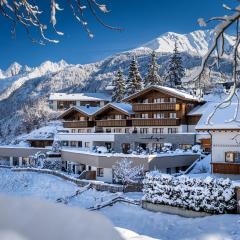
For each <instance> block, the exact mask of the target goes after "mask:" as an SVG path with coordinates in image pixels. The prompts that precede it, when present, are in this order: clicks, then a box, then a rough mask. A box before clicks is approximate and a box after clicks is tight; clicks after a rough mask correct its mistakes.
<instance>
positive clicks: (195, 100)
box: [122, 86, 204, 102]
mask: <svg viewBox="0 0 240 240" xmlns="http://www.w3.org/2000/svg"><path fill="white" fill-rule="evenodd" d="M152 90H156V91H158V92H161V93H166V94H168V95H170V96H173V97H176V98H180V99H182V100H187V101H193V102H204V101H200V100H199V99H197V98H196V99H195V98H187V97H183V96H182V95H181V94H177V92H176V93H175V92H172V91H170V90H168V89H166V88H164V87H161V86H150V87H148V88H145V89H143V90H142V91H139V92H137V93H134V94H132V95H130V96H128V97H126V98H124V99H123V100H122V101H123V102H128V101H131V100H133V99H135V98H137V97H139V96H141V95H142V94H145V93H147V92H150V91H152Z"/></svg>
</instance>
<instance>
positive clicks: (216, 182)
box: [143, 172, 236, 213]
mask: <svg viewBox="0 0 240 240" xmlns="http://www.w3.org/2000/svg"><path fill="white" fill-rule="evenodd" d="M143 184H144V188H143V192H144V197H143V200H145V201H148V202H152V203H159V204H164V205H170V206H176V207H183V208H186V209H191V210H195V211H204V212H208V213H225V212H229V211H233V210H235V209H236V198H235V189H234V186H233V183H232V181H231V180H230V179H223V178H219V179H215V178H212V177H207V178H204V179H201V178H191V177H188V176H185V175H182V176H179V177H174V176H171V175H167V174H160V173H158V172H150V173H148V174H147V175H146V177H145V179H144V181H143Z"/></svg>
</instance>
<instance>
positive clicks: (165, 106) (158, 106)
mask: <svg viewBox="0 0 240 240" xmlns="http://www.w3.org/2000/svg"><path fill="white" fill-rule="evenodd" d="M158 110H162V111H164V110H165V111H167V110H173V111H178V110H180V105H179V104H176V103H134V104H133V111H134V112H139V111H158Z"/></svg>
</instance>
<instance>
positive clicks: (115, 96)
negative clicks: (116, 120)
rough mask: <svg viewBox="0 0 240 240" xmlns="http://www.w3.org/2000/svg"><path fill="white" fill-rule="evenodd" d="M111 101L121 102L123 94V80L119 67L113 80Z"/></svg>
mask: <svg viewBox="0 0 240 240" xmlns="http://www.w3.org/2000/svg"><path fill="white" fill-rule="evenodd" d="M113 86H114V88H113V92H112V102H121V100H122V99H123V98H124V94H125V81H124V78H123V72H122V70H121V69H119V70H118V71H117V76H116V78H115V79H114V80H113Z"/></svg>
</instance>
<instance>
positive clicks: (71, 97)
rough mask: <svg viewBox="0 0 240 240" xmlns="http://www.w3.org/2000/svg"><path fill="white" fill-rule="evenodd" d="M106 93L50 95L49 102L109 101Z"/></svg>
mask: <svg viewBox="0 0 240 240" xmlns="http://www.w3.org/2000/svg"><path fill="white" fill-rule="evenodd" d="M110 99H111V97H110V96H109V95H108V94H106V93H51V94H50V97H49V100H51V101H54V100H59V101H110Z"/></svg>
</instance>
